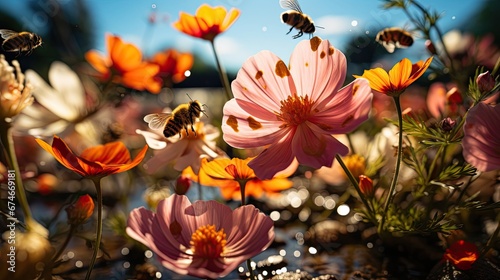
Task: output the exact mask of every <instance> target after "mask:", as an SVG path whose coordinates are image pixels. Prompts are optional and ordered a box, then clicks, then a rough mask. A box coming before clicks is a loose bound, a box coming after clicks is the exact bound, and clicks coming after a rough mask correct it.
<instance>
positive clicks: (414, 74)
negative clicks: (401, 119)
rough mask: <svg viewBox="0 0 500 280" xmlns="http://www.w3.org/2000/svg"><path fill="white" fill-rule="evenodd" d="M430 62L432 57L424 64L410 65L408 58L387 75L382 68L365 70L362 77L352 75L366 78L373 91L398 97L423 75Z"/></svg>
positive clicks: (356, 76) (421, 62)
mask: <svg viewBox="0 0 500 280" xmlns="http://www.w3.org/2000/svg"><path fill="white" fill-rule="evenodd" d="M431 62H432V57H429V58H428V59H427V60H426V61H425V62H423V61H418V62H417V63H415V64H413V65H412V64H411V61H410V60H409V59H408V58H403V59H402V60H401V61H399V62H398V63H396V65H394V67H392V69H391V70H390V71H389V73H387V72H386V71H385V70H384V69H382V68H375V69H370V70H365V72H364V73H363V75H362V76H358V75H354V77H355V78H366V79H367V80H368V81H370V87H371V88H372V89H373V90H374V91H378V92H380V93H383V94H385V95H389V96H399V95H401V94H402V93H403V92H404V91H405V90H406V88H407V87H408V86H410V85H411V84H412V83H413V82H415V81H416V80H417V79H418V78H420V77H421V76H422V75H423V74H424V72H425V70H427V68H428V67H429V65H430V64H431Z"/></svg>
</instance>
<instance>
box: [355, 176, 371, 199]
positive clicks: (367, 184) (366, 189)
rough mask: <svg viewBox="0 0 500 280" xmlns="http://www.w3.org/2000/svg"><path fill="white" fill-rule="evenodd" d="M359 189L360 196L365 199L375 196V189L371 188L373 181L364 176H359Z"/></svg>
mask: <svg viewBox="0 0 500 280" xmlns="http://www.w3.org/2000/svg"><path fill="white" fill-rule="evenodd" d="M358 184H359V189H360V191H361V193H362V194H364V195H365V196H367V197H372V196H373V195H374V194H375V189H374V188H373V181H372V179H370V177H368V176H365V175H359V183H358Z"/></svg>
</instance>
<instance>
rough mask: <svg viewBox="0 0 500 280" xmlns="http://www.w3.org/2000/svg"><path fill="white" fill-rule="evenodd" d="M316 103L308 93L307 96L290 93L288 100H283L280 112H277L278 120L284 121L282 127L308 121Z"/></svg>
mask: <svg viewBox="0 0 500 280" xmlns="http://www.w3.org/2000/svg"><path fill="white" fill-rule="evenodd" d="M314 103H315V102H314V101H311V100H309V96H307V95H306V96H305V97H303V96H297V95H290V96H288V98H287V99H286V100H282V101H281V108H280V112H279V113H277V112H275V114H276V116H277V118H278V120H280V121H282V122H283V124H282V125H281V126H280V128H285V127H290V126H298V125H300V124H302V123H303V122H305V121H307V120H308V119H309V117H310V116H311V111H312V110H311V109H312V106H313V105H314Z"/></svg>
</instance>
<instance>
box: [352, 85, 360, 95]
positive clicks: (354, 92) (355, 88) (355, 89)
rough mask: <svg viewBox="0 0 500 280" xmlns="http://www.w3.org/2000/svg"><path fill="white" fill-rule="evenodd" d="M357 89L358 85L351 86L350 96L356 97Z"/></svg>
mask: <svg viewBox="0 0 500 280" xmlns="http://www.w3.org/2000/svg"><path fill="white" fill-rule="evenodd" d="M358 89H359V85H358V84H354V85H353V86H352V96H354V95H356V92H357V91H358Z"/></svg>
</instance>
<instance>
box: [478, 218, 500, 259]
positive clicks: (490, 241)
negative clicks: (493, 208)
mask: <svg viewBox="0 0 500 280" xmlns="http://www.w3.org/2000/svg"><path fill="white" fill-rule="evenodd" d="M496 220H497V223H498V224H497V228H496V229H495V232H493V234H492V235H491V236H490V239H488V242H486V246H484V248H483V250H482V251H481V256H484V255H485V254H486V253H488V251H489V250H490V249H491V247H493V245H495V242H496V241H497V237H498V234H499V233H500V214H498V215H497V219H496Z"/></svg>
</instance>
